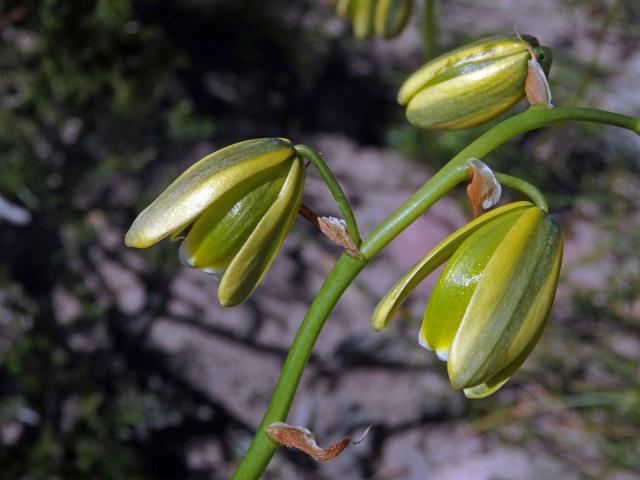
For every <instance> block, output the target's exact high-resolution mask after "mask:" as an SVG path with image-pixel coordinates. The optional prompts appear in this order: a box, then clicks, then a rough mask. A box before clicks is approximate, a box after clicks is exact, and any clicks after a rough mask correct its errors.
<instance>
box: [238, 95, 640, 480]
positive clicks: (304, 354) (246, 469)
mask: <svg viewBox="0 0 640 480" xmlns="http://www.w3.org/2000/svg"><path fill="white" fill-rule="evenodd" d="M576 121H584V122H596V123H602V124H609V125H613V126H617V127H621V128H625V129H628V130H631V131H633V132H635V133H636V134H640V119H639V118H635V117H630V116H626V115H621V114H617V113H613V112H607V111H604V110H597V109H589V108H561V107H556V108H554V109H551V110H549V109H546V108H544V107H543V106H538V107H532V108H530V109H529V110H527V111H526V112H524V113H521V114H518V115H515V116H513V117H511V118H509V119H507V120H505V121H503V122H501V123H499V124H498V125H496V126H494V127H493V128H491V129H490V130H488V131H487V132H485V133H484V134H483V135H481V136H480V137H479V138H478V139H476V140H475V141H473V142H472V143H471V144H469V145H468V146H467V147H466V148H464V149H463V150H462V151H461V152H460V153H458V154H457V155H456V156H455V157H453V158H452V159H451V160H450V161H449V162H448V163H447V164H446V165H445V166H444V167H443V168H442V169H441V170H440V171H439V172H437V173H436V174H435V175H434V176H433V177H432V178H431V179H430V180H429V181H427V182H426V183H425V184H424V185H423V186H422V187H421V188H420V189H419V190H418V191H416V192H415V193H414V194H413V195H412V196H411V197H410V198H409V199H408V200H407V201H406V202H405V203H404V204H403V205H402V206H401V207H400V208H399V209H398V210H396V211H395V212H394V213H393V214H391V215H390V216H389V217H388V218H387V219H386V220H385V221H384V222H383V223H381V224H380V225H379V226H378V227H377V228H376V229H375V230H374V231H373V232H371V233H370V234H369V235H368V236H367V237H366V238H365V240H364V241H363V242H362V244H361V245H360V251H361V252H362V254H363V256H364V259H363V260H362V261H361V260H357V259H355V258H353V257H351V256H349V255H347V254H343V255H342V256H341V257H340V259H339V260H338V262H337V263H336V264H335V266H334V267H333V269H332V270H331V272H330V273H329V274H328V275H327V278H326V279H325V281H324V283H323V285H322V286H321V287H320V290H319V291H318V293H317V294H316V297H315V299H314V301H313V302H312V304H311V306H310V307H309V310H308V311H307V314H306V315H305V318H304V319H303V321H302V323H301V324H300V328H299V329H298V332H297V334H296V336H295V338H294V340H293V343H292V345H291V348H290V350H289V354H288V355H287V358H286V360H285V362H284V365H283V367H282V371H281V374H280V377H279V379H278V382H277V384H276V386H275V389H274V392H273V395H272V397H271V401H270V402H269V406H268V407H267V410H266V412H265V414H264V417H263V420H262V422H261V424H260V426H259V427H258V430H257V432H256V434H255V436H254V438H253V441H252V443H251V445H250V447H249V449H248V451H247V452H246V453H245V456H244V457H243V459H242V460H241V462H240V463H239V464H238V467H237V469H236V471H235V472H234V475H233V477H232V478H234V479H236V480H240V479H242V480H250V479H257V478H259V477H260V475H261V474H262V472H263V471H264V469H265V468H266V466H267V464H268V463H269V461H270V459H271V457H272V456H273V454H274V453H275V451H276V449H277V445H276V444H275V443H274V442H273V441H272V440H270V439H269V438H268V436H267V435H266V433H265V429H266V428H267V427H268V426H269V425H271V424H272V423H274V422H283V421H285V420H286V417H287V414H288V412H289V409H290V407H291V403H292V401H293V398H294V395H295V392H296V389H297V387H298V384H299V382H300V378H301V377H302V373H303V371H304V367H305V365H306V363H307V361H308V359H309V355H310V354H311V350H312V348H313V345H314V343H315V341H316V339H317V338H318V335H319V334H320V331H321V330H322V327H323V325H324V322H325V321H326V319H327V318H328V316H329V314H330V313H331V311H332V310H333V307H334V306H335V304H336V303H337V302H338V300H339V299H340V297H341V296H342V294H343V293H344V291H345V290H346V289H347V287H348V286H349V285H350V284H351V282H352V281H353V280H354V279H355V277H356V276H357V275H358V274H359V273H360V271H361V270H362V269H363V268H364V267H365V266H366V265H367V264H368V262H369V261H371V260H372V259H373V258H374V257H375V256H376V255H377V254H378V253H379V252H380V251H381V250H382V249H383V248H384V247H385V246H386V245H388V244H389V243H390V242H391V241H392V240H393V239H394V238H395V237H396V236H397V235H399V234H400V233H401V232H402V231H403V230H404V229H405V228H407V227H408V226H409V225H410V224H411V223H413V221H415V220H416V219H417V218H418V217H419V216H420V215H422V214H423V213H424V212H425V211H427V210H428V209H429V207H431V206H432V205H433V204H434V203H435V202H436V201H437V200H438V199H439V198H441V197H442V196H443V195H444V194H446V193H447V192H448V191H450V190H451V189H452V188H453V187H454V186H455V185H457V184H458V183H460V182H462V181H464V180H466V178H467V176H468V166H467V161H468V159H469V158H471V157H475V158H482V157H484V156H485V155H486V154H488V153H489V152H491V151H492V150H494V149H495V148H497V147H499V146H501V145H502V144H504V143H506V142H508V141H509V140H511V139H512V138H514V137H516V136H518V135H520V134H522V133H525V132H527V131H530V130H534V129H537V128H541V127H544V126H547V125H551V124H555V123H560V122H576ZM296 148H298V147H296ZM305 157H306V158H308V157H307V156H306V155H305ZM522 188H526V186H524V187H523V185H522V184H519V189H522Z"/></svg>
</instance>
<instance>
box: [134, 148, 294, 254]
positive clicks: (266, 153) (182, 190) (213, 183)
mask: <svg viewBox="0 0 640 480" xmlns="http://www.w3.org/2000/svg"><path fill="white" fill-rule="evenodd" d="M294 156H295V150H294V149H293V146H292V145H291V143H290V142H289V141H288V140H285V139H280V138H262V139H256V140H247V141H245V142H240V143H236V144H234V145H231V146H229V147H227V148H223V149H222V150H218V151H217V152H214V153H212V154H211V155H209V156H207V157H205V158H203V159H202V160H200V161H198V162H197V163H195V164H194V165H193V166H191V168H189V169H188V170H186V171H185V172H184V173H183V174H182V175H180V176H179V177H178V178H177V179H176V180H175V181H174V182H173V183H172V184H171V185H170V186H169V187H168V188H167V189H166V190H165V191H164V192H162V193H161V194H160V196H159V197H158V198H156V200H154V201H153V203H151V204H150V205H149V206H148V207H147V208H146V209H145V210H143V211H142V213H140V215H138V217H137V218H136V219H135V221H134V222H133V225H132V226H131V228H130V229H129V231H128V232H127V235H126V237H125V243H126V244H127V245H128V246H130V247H137V248H144V247H148V246H150V245H153V244H154V243H156V242H158V241H159V240H161V239H162V238H164V237H166V236H168V235H170V234H172V233H174V232H179V231H180V230H182V229H184V228H185V227H186V226H187V225H189V224H190V223H191V222H192V221H193V220H194V219H195V218H196V217H197V216H198V215H200V214H201V213H202V212H203V211H204V210H205V209H206V208H207V207H208V206H209V205H211V203H212V202H214V201H215V200H216V199H217V198H220V197H221V196H222V195H224V194H225V193H226V192H228V191H230V190H232V189H237V190H238V192H237V193H238V194H239V197H242V194H244V193H246V192H248V191H249V190H251V189H252V188H253V187H254V186H255V185H253V184H252V182H253V181H255V182H257V184H260V183H263V181H264V180H263V179H261V178H260V177H261V173H262V172H264V171H266V170H268V169H270V168H272V167H274V166H277V165H278V164H281V163H283V162H285V161H288V160H290V159H291V158H293V157H294ZM240 190H243V191H240Z"/></svg>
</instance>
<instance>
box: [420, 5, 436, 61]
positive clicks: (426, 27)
mask: <svg viewBox="0 0 640 480" xmlns="http://www.w3.org/2000/svg"><path fill="white" fill-rule="evenodd" d="M437 39H438V12H437V9H436V0H425V2H424V12H423V16H422V59H423V61H425V62H428V61H429V60H431V59H433V58H435V56H436V54H437V53H438V41H437Z"/></svg>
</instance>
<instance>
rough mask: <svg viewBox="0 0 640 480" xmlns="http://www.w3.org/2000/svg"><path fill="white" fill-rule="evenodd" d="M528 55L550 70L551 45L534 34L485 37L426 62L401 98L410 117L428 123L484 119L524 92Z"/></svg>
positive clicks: (469, 123) (442, 125) (438, 125)
mask: <svg viewBox="0 0 640 480" xmlns="http://www.w3.org/2000/svg"><path fill="white" fill-rule="evenodd" d="M531 49H532V50H531ZM530 50H531V51H533V52H534V54H535V55H537V56H536V58H535V59H532V58H531V57H532V55H531V53H530ZM530 60H531V61H535V62H541V69H540V70H539V71H540V72H544V74H546V75H548V73H549V68H550V63H551V53H550V50H549V49H547V48H545V47H539V44H538V41H537V40H536V39H535V38H534V37H531V36H527V35H524V36H523V37H522V38H521V37H518V36H513V35H501V36H494V37H489V38H485V39H482V40H479V41H477V42H474V43H471V44H469V45H465V46H463V47H460V48H458V49H456V50H453V51H451V52H448V53H445V54H444V55H441V56H440V57H438V58H436V59H434V60H432V61H430V62H428V63H426V64H425V65H423V66H422V68H420V69H419V70H417V71H416V72H415V73H413V74H412V75H411V76H410V77H409V78H408V79H407V80H406V81H405V82H404V84H403V85H402V87H401V88H400V91H399V92H398V102H399V103H400V104H401V105H405V106H406V115H407V119H408V120H409V122H410V123H411V124H413V125H415V126H417V127H421V128H424V129H428V130H459V129H463V128H469V127H473V126H476V125H480V124H481V123H484V122H486V121H488V120H491V119H493V118H495V117H497V116H498V115H500V114H502V113H504V112H505V111H507V110H508V109H509V108H511V107H512V106H513V105H515V104H516V103H518V102H519V101H520V100H521V99H522V98H523V97H524V96H525V84H526V83H527V76H528V73H529V70H530V67H529V61H530Z"/></svg>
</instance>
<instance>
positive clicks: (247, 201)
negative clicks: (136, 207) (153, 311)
mask: <svg viewBox="0 0 640 480" xmlns="http://www.w3.org/2000/svg"><path fill="white" fill-rule="evenodd" d="M304 174H305V167H304V164H303V162H302V160H301V159H300V158H299V157H298V156H297V153H296V151H295V149H294V147H293V145H292V144H291V143H290V142H289V141H288V140H286V139H282V138H262V139H256V140H247V141H245V142H240V143H237V144H234V145H231V146H229V147H227V148H223V149H222V150H219V151H217V152H214V153H212V154H211V155H209V156H207V157H205V158H203V159H202V160H200V161H198V162H197V163H195V164H194V165H193V166H192V167H190V168H189V169H188V170H187V171H185V172H184V173H183V174H182V175H180V176H179V177H178V178H177V179H176V180H175V181H174V182H173V183H172V184H171V185H170V186H169V187H168V188H167V189H166V190H165V191H164V192H162V193H161V194H160V196H159V197H158V198H156V200H154V201H153V203H151V205H149V206H148V207H147V208H146V209H145V210H143V211H142V213H140V215H138V217H137V218H136V219H135V221H134V222H133V225H132V226H131V228H130V229H129V231H128V232H127V234H126V236H125V243H126V245H127V246H130V247H136V248H145V247H148V246H151V245H153V244H155V243H156V242H158V241H160V240H161V239H162V238H164V237H167V236H169V235H171V236H172V237H176V236H178V235H180V233H181V232H182V231H184V230H185V229H186V228H187V227H190V230H189V232H188V234H187V236H186V239H185V240H184V242H183V244H182V245H181V247H180V256H181V258H182V259H183V261H184V262H185V263H187V264H188V265H189V266H192V267H195V268H200V269H202V270H204V271H206V272H208V273H211V274H213V275H214V276H216V277H217V278H219V279H220V286H219V288H218V299H219V300H220V303H221V304H222V305H224V306H233V305H237V304H239V303H241V302H243V301H244V300H246V299H247V297H248V296H249V295H250V294H251V293H252V292H253V290H254V289H255V288H256V286H257V285H258V283H259V282H260V280H261V279H262V277H263V276H264V274H265V273H266V271H267V270H268V269H269V267H270V266H271V263H272V262H273V260H274V259H275V256H276V254H277V253H278V250H279V249H280V246H281V245H282V242H283V241H284V238H285V236H286V235H287V233H288V232H289V230H290V229H291V226H292V225H293V221H294V219H295V216H296V214H297V212H298V209H299V207H300V202H301V199H302V191H303V185H304Z"/></svg>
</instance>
